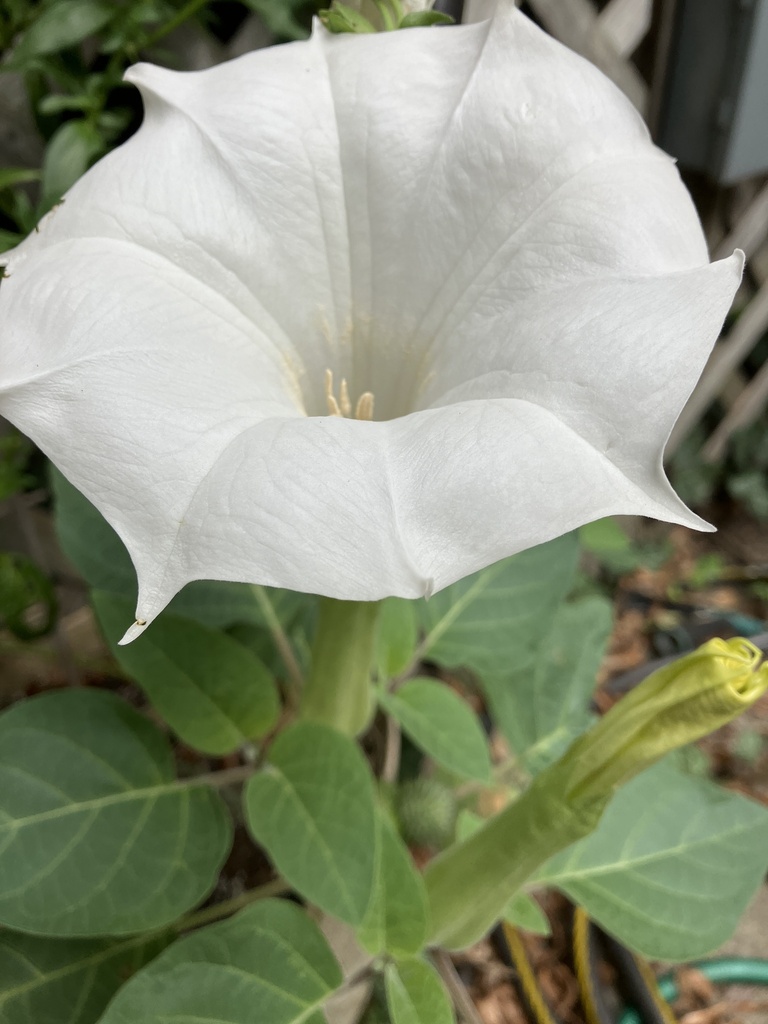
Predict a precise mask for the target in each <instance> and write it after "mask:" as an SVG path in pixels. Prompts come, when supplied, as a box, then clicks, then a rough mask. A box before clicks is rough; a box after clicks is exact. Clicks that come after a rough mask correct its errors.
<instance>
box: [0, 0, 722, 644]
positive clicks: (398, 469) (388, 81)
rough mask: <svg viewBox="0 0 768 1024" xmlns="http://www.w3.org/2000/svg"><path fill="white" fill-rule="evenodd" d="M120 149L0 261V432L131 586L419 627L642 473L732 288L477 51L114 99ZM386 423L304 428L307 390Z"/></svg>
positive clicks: (589, 96) (144, 75) (415, 35)
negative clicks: (428, 598)
mask: <svg viewBox="0 0 768 1024" xmlns="http://www.w3.org/2000/svg"><path fill="white" fill-rule="evenodd" d="M131 76H132V80H134V81H136V82H137V83H138V84H139V85H140V87H141V89H142V91H143V93H144V96H145V101H146V107H147V116H146V120H145V124H144V125H143V127H142V128H141V130H140V131H139V133H138V134H137V136H136V137H135V138H133V139H132V140H130V141H129V142H128V143H127V144H126V145H125V146H124V147H122V148H121V149H120V150H118V151H116V152H115V153H113V154H111V155H110V156H109V157H107V158H106V159H105V160H103V161H102V162H101V163H100V164H99V165H97V166H96V167H95V168H94V169H92V171H91V172H89V174H87V175H86V176H85V177H84V178H83V179H82V181H81V182H79V183H78V184H77V185H76V186H75V188H74V189H73V190H72V191H71V192H70V193H69V194H68V196H67V198H66V201H65V203H64V205H63V206H62V207H60V208H59V209H57V210H55V211H54V212H53V213H52V214H51V215H49V217H48V218H47V219H46V221H45V222H44V224H43V225H42V227H41V230H40V232H39V233H36V234H33V235H32V236H31V237H30V239H29V240H27V241H26V242H25V243H23V244H22V245H21V246H20V247H19V248H18V249H17V250H15V251H14V253H13V254H12V255H11V259H10V270H11V278H10V280H8V281H5V282H4V283H3V286H2V289H0V307H2V313H3V319H4V324H5V327H4V333H3V340H2V356H3V358H2V371H1V372H0V409H2V411H3V412H4V413H5V414H7V415H8V416H9V418H11V419H13V420H14V421H15V422H16V423H17V424H18V425H19V426H20V427H21V428H22V429H23V430H25V431H26V432H27V433H29V434H30V436H31V437H32V438H33V439H34V440H35V441H36V442H37V443H38V444H40V445H41V447H42V448H43V449H44V450H45V451H46V452H47V453H48V454H49V455H50V456H51V458H52V459H53V460H54V461H55V462H57V464H58V465H59V466H60V467H61V468H62V470H63V471H64V472H65V473H66V474H67V475H68V476H69V478H70V479H71V480H72V482H73V483H74V484H75V485H76V486H78V487H80V488H81V489H82V490H83V491H84V493H85V494H86V495H87V496H88V497H90V498H91V500H93V501H94V502H95V504H96V505H97V506H98V507H99V508H100V509H101V510H102V512H104V514H105V515H106V517H107V518H108V519H109V521H110V522H111V523H112V524H113V525H114V526H115V528H116V529H117V530H118V532H119V533H120V535H121V536H122V537H123V539H124V541H125V542H126V544H127V546H128V549H129V551H130V552H131V555H132V557H133V559H134V562H135V564H136V567H137V571H138V575H139V581H140V595H139V606H138V610H137V619H138V620H140V622H139V623H137V625H136V626H135V627H132V629H131V630H129V632H128V634H127V635H126V638H125V639H126V640H129V639H132V638H133V636H135V635H137V633H138V632H139V631H141V629H143V628H144V627H143V623H144V622H145V621H146V622H149V621H151V620H152V618H153V617H154V616H156V615H157V614H158V612H159V611H160V610H161V609H162V607H163V606H164V605H165V604H166V603H167V601H168V600H169V599H170V598H171V597H172V596H173V594H174V593H175V592H176V591H177V590H178V589H179V588H180V587H181V586H183V585H184V583H186V582H187V581H189V580H191V579H197V578H224V579H232V580H246V581H251V582H258V583H266V584H274V585H277V586H284V587H292V588H295V589H301V590H307V591H311V592H316V593H321V594H327V595H329V596H332V597H338V598H346V599H358V600H373V599H377V598H380V597H383V596H386V595H388V594H395V595H400V596H405V597H415V596H418V595H420V594H428V593H430V592H432V590H434V589H439V588H440V587H443V586H446V585H447V584H449V583H451V582H452V581H453V580H455V579H458V578H460V577H462V576H464V575H466V574H467V573H470V572H473V571H474V570H476V569H478V568H480V567H482V566H483V565H486V564H488V563H490V562H492V561H495V560H496V559H498V558H501V557H503V556H505V555H508V554H512V553H513V552H515V551H518V550H521V549H522V548H524V547H528V546H530V545H532V544H536V543H539V542H541V541H544V540H546V539H549V538H550V537H554V536H556V535H557V534H559V533H562V532H564V531H565V530H568V529H570V528H572V527H574V526H577V525H579V524H581V523H583V522H586V521H588V520H590V519H594V518H597V517H599V516H603V515H608V514H612V513H620V512H623V513H637V514H644V515H653V516H657V517H660V518H664V519H668V520H670V521H672V522H685V523H688V524H689V525H697V526H699V527H700V528H701V527H702V526H704V524H702V523H701V521H700V520H697V519H696V517H694V516H692V514H691V513H689V512H688V511H687V510H686V509H685V508H684V507H683V506H682V505H681V504H680V502H679V501H678V500H677V498H676V497H675V496H674V494H673V493H672V491H671V489H670V488H669V485H668V484H667V482H666V480H665V478H664V475H663V472H662V470H661V452H662V448H663V445H664V443H665V440H666V437H667V436H668V433H669V430H670V428H671V425H672V423H673V421H674V418H675V416H676V415H677V413H678V412H679V410H680V408H681V406H682V404H683V403H684V401H685V399H686V397H687V395H688V394H689V392H690V391H691V389H692V388H693V385H694V383H695V380H696V378H697V376H698V374H699V372H700V370H701V368H702V366H703V364H704V361H705V360H706V358H707V355H708V353H709V350H710V348H711V345H712V344H713V342H714V339H715V337H716V335H717V332H718V330H719V327H720V325H721V323H722V320H723V318H724V316H725V313H726V311H727V308H728V305H729V303H730V300H731V297H732V295H733V292H734V290H735V287H736V284H737V282H738V276H739V273H740V263H739V260H738V258H736V259H734V260H731V261H724V262H723V263H720V264H716V265H714V266H712V267H710V266H708V265H707V254H706V247H705V245H704V240H703V236H702V233H701V229H700V227H699V225H698V222H697V220H696V216H695V213H694V211H693V207H692V204H691V202H690V200H689V198H688V196H687V193H686V192H685V190H684V189H683V187H682V186H681V184H680V182H679V179H678V176H677V172H676V170H675V169H674V166H673V164H672V162H671V161H670V160H669V159H668V158H667V157H665V156H664V155H663V154H661V153H659V152H658V151H657V150H656V149H654V147H653V146H652V144H651V143H650V141H649V139H648V135H647V132H646V130H645V128H644V126H643V125H642V122H641V121H640V120H639V118H638V117H637V115H636V113H635V112H634V110H633V109H632V108H631V106H630V105H629V103H628V101H626V99H625V98H624V97H623V96H622V95H621V94H620V93H619V92H618V91H617V90H616V89H615V88H614V87H613V86H612V85H611V84H610V83H609V82H608V81H607V80H606V79H604V78H603V76H602V75H601V74H600V73H599V72H597V71H596V70H595V69H594V68H592V67H591V66H590V65H588V64H587V63H585V62H584V61H582V60H581V59H580V58H578V57H577V56H575V55H574V54H572V53H570V52H569V51H567V50H565V49H564V48H563V47H561V46H559V44H557V43H555V42H554V41H553V40H552V39H550V38H549V37H547V36H546V35H544V34H543V33H541V32H540V31H539V30H538V29H536V28H535V27H534V26H533V25H532V24H531V23H530V22H529V21H528V20H527V19H526V18H525V17H524V16H522V15H521V14H519V13H518V12H516V11H515V10H514V7H513V5H512V4H511V3H507V2H504V3H501V4H500V5H499V7H498V10H497V13H496V15H495V17H494V19H493V20H492V21H491V22H486V23H482V24H477V25H471V26H467V27H464V28H452V29H412V30H408V31H406V32H396V33H382V34H381V35H375V36H364V37H361V36H355V37H350V36H334V37H331V36H329V35H328V34H326V33H325V32H324V31H323V30H320V29H318V30H316V32H315V35H314V37H313V39H312V40H311V41H309V42H307V43H297V44H292V45H290V46H287V47H279V48H274V49H271V50H262V51H259V52H257V53H255V54H250V55H247V56H246V57H243V58H240V59H239V60H237V61H233V62H231V63H230V64H226V65H222V66H220V67H217V68H213V69H211V70H209V71H206V72H199V73H193V74H184V75H180V74H176V73H172V72H168V71H162V70H160V69H157V68H151V67H148V66H140V67H139V68H137V69H134V71H133V72H132V73H131ZM326 369H332V370H333V371H334V373H335V374H336V375H337V376H336V379H337V380H339V379H340V378H341V377H342V376H345V377H347V379H348V380H349V383H350V390H351V392H352V398H353V401H354V399H355V398H356V396H357V395H359V394H360V393H361V392H362V391H365V390H370V391H373V392H374V394H375V396H376V410H377V414H378V415H379V417H383V418H384V419H385V420H386V422H374V423H367V422H354V421H348V420H342V419H336V418H329V417H327V416H324V415H320V414H322V413H324V412H325V407H324V397H323V380H324V374H325V370H326Z"/></svg>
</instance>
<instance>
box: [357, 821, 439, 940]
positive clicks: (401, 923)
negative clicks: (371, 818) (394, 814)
mask: <svg viewBox="0 0 768 1024" xmlns="http://www.w3.org/2000/svg"><path fill="white" fill-rule="evenodd" d="M378 818H379V829H380V831H379V865H378V873H377V880H376V886H375V889H374V893H373V899H372V900H371V904H370V906H369V907H368V910H367V912H366V915H365V920H364V921H363V923H362V925H361V926H360V928H359V930H358V933H357V936H358V939H359V940H360V942H361V943H362V945H363V946H365V948H366V949H367V950H368V951H369V952H370V953H373V954H374V955H378V954H379V953H391V954H394V955H395V956H409V955H412V954H414V953H419V952H421V950H422V949H423V948H424V944H425V943H426V940H427V930H428V929H427V894H426V890H425V888H424V883H423V881H422V878H421V875H420V874H419V872H418V871H417V870H416V866H415V864H414V863H413V861H412V859H411V855H410V853H409V852H408V849H407V847H406V845H405V843H404V842H403V841H402V839H401V838H400V836H399V835H398V833H397V830H396V829H395V827H394V825H393V824H392V822H391V821H390V819H389V816H388V815H387V814H386V813H384V812H383V811H379V813H378Z"/></svg>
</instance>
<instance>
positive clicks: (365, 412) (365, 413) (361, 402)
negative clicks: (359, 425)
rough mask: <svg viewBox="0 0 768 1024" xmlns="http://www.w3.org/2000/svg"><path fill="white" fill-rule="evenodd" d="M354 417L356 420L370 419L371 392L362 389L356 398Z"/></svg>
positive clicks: (371, 412) (371, 408)
mask: <svg viewBox="0 0 768 1024" xmlns="http://www.w3.org/2000/svg"><path fill="white" fill-rule="evenodd" d="M355 419H356V420H372V419H373V392H372V391H364V392H363V393H362V395H360V397H359V398H358V400H357V407H356V408H355Z"/></svg>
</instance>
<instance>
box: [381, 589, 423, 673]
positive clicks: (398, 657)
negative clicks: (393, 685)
mask: <svg viewBox="0 0 768 1024" xmlns="http://www.w3.org/2000/svg"><path fill="white" fill-rule="evenodd" d="M417 639H418V637H417V622H416V609H415V608H414V603H413V601H406V600H404V599H403V598H401V597H388V598H387V599H386V600H385V601H382V602H381V610H380V612H379V627H378V634H377V637H376V664H377V666H378V669H379V678H380V679H382V680H387V679H392V678H393V676H398V675H400V673H401V672H404V671H405V670H406V669H407V668H408V666H409V665H410V664H411V662H412V661H413V656H414V654H415V653H416V641H417Z"/></svg>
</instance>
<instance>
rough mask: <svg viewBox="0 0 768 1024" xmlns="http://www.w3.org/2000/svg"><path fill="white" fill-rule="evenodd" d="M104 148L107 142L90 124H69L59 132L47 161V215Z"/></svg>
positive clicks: (44, 186)
mask: <svg viewBox="0 0 768 1024" xmlns="http://www.w3.org/2000/svg"><path fill="white" fill-rule="evenodd" d="M104 148H105V147H104V141H103V139H102V138H101V136H100V135H99V133H98V132H97V131H96V129H95V128H94V126H93V125H92V124H91V123H90V121H86V120H84V119H83V120H75V121H65V122H64V124H62V125H60V127H58V128H57V129H56V131H55V132H54V133H53V135H52V136H51V140H50V142H49V143H48V146H47V147H46V150H45V156H44V157H43V181H42V198H41V200H40V209H41V211H42V212H43V213H45V212H47V211H48V210H50V208H51V207H52V206H54V205H55V204H56V203H58V202H59V200H60V199H61V198H62V196H63V195H64V193H65V192H66V191H67V190H68V189H69V188H71V186H72V185H74V183H75V182H76V181H77V179H78V178H81V177H82V176H83V175H84V174H85V172H86V171H87V170H88V168H89V167H90V165H91V164H92V163H93V161H94V160H95V159H96V157H97V156H100V155H101V154H102V153H103V152H104Z"/></svg>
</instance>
